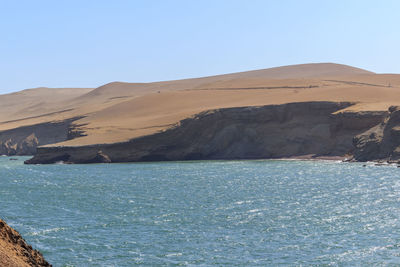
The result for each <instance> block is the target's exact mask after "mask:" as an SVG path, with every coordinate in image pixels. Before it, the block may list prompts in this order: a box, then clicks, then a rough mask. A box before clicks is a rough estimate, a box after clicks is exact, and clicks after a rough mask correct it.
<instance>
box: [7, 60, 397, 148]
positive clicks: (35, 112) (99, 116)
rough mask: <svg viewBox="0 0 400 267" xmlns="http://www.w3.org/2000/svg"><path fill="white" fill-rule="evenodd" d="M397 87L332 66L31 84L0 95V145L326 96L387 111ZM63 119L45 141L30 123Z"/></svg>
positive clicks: (142, 127)
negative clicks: (91, 84)
mask: <svg viewBox="0 0 400 267" xmlns="http://www.w3.org/2000/svg"><path fill="white" fill-rule="evenodd" d="M399 91H400V75H397V74H375V73H372V72H369V71H366V70H362V69H358V68H354V67H350V66H346V65H340V64H332V63H318V64H303V65H292V66H284V67H278V68H271V69H264V70H256V71H248V72H240V73H233V74H226V75H218V76H211V77H204V78H195V79H185V80H177V81H166V82H154V83H123V82H112V83H109V84H106V85H103V86H100V87H98V88H94V89H90V88H75V89H73V88H69V89H66V88H64V89H55V88H54V89H50V88H36V89H30V90H24V91H20V92H17V93H13V94H7V95H0V143H2V144H3V147H6V148H4V149H3V150H4V151H5V150H7V149H11V148H12V149H14V150H15V151H17V150H18V144H20V147H23V145H22V144H21V142H23V141H21V140H24V135H27V136H26V137H28V136H30V137H29V138H30V139H29V140H28V141H26V143H25V144H24V145H25V146H29V145H30V144H31V143H32V144H34V143H36V145H39V146H43V145H45V146H60V145H62V146H82V145H92V144H110V143H116V142H124V141H127V140H130V139H133V138H137V137H140V136H146V135H149V134H154V133H157V132H160V131H164V130H166V129H168V128H170V127H171V126H173V125H175V124H176V123H178V122H179V121H180V120H183V119H185V118H189V117H192V116H194V115H195V114H198V113H200V112H204V111H207V110H213V109H220V108H230V107H246V106H265V105H274V104H285V103H294V102H311V101H331V102H351V103H354V105H351V106H349V107H346V109H344V110H340V111H337V112H343V111H386V110H387V109H388V107H390V106H392V105H400V94H399V93H398V92H399ZM65 121H68V123H70V124H68V125H69V126H68V127H69V128H68V127H67V128H68V129H69V130H68V132H67V133H65V134H62V133H60V132H58V134H57V138H49V137H48V136H46V138H45V139H46V141H45V142H44V141H43V142H41V141H40V139H41V138H40V137H39V136H37V134H36V133H35V131H34V130H32V128H31V126H33V125H44V126H43V127H47V128H43V127H42V126H40V127H39V128H40V129H42V130H41V132H40V135H41V136H45V135H46V134H47V133H48V134H51V132H52V126H53V125H55V124H57V123H58V124H59V123H61V122H65ZM20 127H25V128H24V133H25V134H23V135H20V137H19V140H20V141H18V142H19V143H18V142H16V141H13V138H12V137H13V134H10V133H11V132H10V130H12V129H16V128H18V129H19V128H20ZM35 129H37V127H36V128H35ZM57 129H59V128H57ZM55 132H57V131H55ZM32 134H33V135H34V136H32ZM21 136H22V137H21ZM63 136H64V137H63ZM42 138H43V137H42ZM52 140H53V141H52ZM7 142H8V143H7ZM29 142H30V143H29ZM17 143H18V144H17ZM0 150H1V144H0ZM7 151H8V150H7ZM0 153H1V151H0ZM3 153H4V152H3Z"/></svg>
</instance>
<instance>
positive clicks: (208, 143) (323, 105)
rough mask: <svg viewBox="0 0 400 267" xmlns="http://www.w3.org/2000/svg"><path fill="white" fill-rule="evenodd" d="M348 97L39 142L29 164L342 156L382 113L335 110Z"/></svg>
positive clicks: (214, 112)
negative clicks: (114, 137)
mask: <svg viewBox="0 0 400 267" xmlns="http://www.w3.org/2000/svg"><path fill="white" fill-rule="evenodd" d="M351 105H352V103H349V102H341V103H337V102H301V103H289V104H283V105H269V106H260V107H240V108H225V109H217V110H211V111H207V112H203V113H200V114H197V115H195V116H193V117H192V118H188V119H185V120H182V121H181V122H179V123H178V124H177V125H175V126H174V127H172V128H170V129H167V130H165V131H163V132H160V133H156V134H153V135H148V136H144V137H140V138H136V139H133V140H130V141H128V142H123V143H114V144H103V145H91V146H79V147H39V148H38V149H37V154H36V155H35V156H34V157H33V158H32V159H30V160H28V161H26V163H28V164H41V163H42V164H46V163H55V162H59V161H62V162H67V163H95V162H137V161H167V160H200V159H267V158H286V157H298V156H303V155H312V156H314V157H319V156H345V155H350V154H352V153H353V149H354V147H353V137H354V136H356V135H359V134H361V133H363V132H365V131H367V130H368V129H370V128H371V127H374V126H375V125H377V124H379V123H380V122H381V121H382V119H383V118H384V116H385V115H386V112H344V113H340V112H339V113H337V111H339V110H342V109H345V108H347V107H349V106H351Z"/></svg>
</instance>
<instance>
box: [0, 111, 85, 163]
mask: <svg viewBox="0 0 400 267" xmlns="http://www.w3.org/2000/svg"><path fill="white" fill-rule="evenodd" d="M80 118H81V117H76V118H71V119H67V120H63V121H58V122H48V123H39V124H35V125H30V126H23V127H18V128H14V129H11V130H5V131H0V155H8V156H13V155H20V156H22V155H34V154H35V153H36V147H38V146H42V145H47V144H54V143H58V142H62V141H65V140H69V139H72V138H75V137H77V136H79V135H80V134H81V133H80V132H79V131H76V130H75V126H73V125H72V123H73V122H74V121H76V120H78V119H80Z"/></svg>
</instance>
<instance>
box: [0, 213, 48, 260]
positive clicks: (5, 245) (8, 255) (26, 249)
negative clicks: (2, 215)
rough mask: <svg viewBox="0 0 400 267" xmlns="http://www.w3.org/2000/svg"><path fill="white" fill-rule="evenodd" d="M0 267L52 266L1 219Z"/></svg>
mask: <svg viewBox="0 0 400 267" xmlns="http://www.w3.org/2000/svg"><path fill="white" fill-rule="evenodd" d="M0 266H2V267H17V266H18V267H24V266H51V265H50V264H49V263H48V262H47V261H46V260H45V259H44V258H43V256H42V254H41V253H40V252H39V251H37V250H35V249H33V248H32V247H31V246H30V245H29V244H27V243H26V242H25V240H24V239H23V238H22V237H21V235H20V234H19V233H18V232H17V231H15V230H14V229H12V228H11V227H10V226H8V225H7V224H6V223H5V222H4V221H3V220H1V219H0Z"/></svg>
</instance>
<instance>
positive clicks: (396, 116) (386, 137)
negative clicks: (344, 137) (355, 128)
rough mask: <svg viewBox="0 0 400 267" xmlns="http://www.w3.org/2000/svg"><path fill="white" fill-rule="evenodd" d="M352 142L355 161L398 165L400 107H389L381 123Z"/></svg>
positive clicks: (399, 151)
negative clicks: (376, 161) (375, 161)
mask: <svg viewBox="0 0 400 267" xmlns="http://www.w3.org/2000/svg"><path fill="white" fill-rule="evenodd" d="M353 142H354V146H355V150H354V153H353V154H354V157H353V159H354V160H355V161H373V160H386V161H388V162H389V163H400V107H396V106H392V107H390V108H389V112H388V114H387V116H386V117H385V118H384V119H383V120H382V122H381V123H379V124H378V125H376V126H375V127H373V128H371V129H368V130H367V131H365V132H363V133H361V134H359V135H357V136H356V137H354V140H353Z"/></svg>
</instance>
